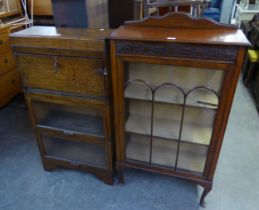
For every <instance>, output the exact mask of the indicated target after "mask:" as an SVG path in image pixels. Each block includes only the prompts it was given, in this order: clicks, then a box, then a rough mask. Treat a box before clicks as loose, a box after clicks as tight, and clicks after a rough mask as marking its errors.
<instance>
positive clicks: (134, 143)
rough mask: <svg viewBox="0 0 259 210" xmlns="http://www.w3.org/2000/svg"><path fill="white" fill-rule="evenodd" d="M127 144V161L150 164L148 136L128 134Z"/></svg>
mask: <svg viewBox="0 0 259 210" xmlns="http://www.w3.org/2000/svg"><path fill="white" fill-rule="evenodd" d="M125 143H126V144H125V145H126V159H129V160H137V161H141V162H149V159H150V138H149V137H148V136H144V135H139V134H133V133H127V134H126V142H125Z"/></svg>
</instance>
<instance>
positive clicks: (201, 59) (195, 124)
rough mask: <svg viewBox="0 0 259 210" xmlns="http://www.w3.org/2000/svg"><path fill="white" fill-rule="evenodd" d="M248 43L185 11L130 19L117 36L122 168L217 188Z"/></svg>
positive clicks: (115, 63) (118, 136) (237, 32)
mask: <svg viewBox="0 0 259 210" xmlns="http://www.w3.org/2000/svg"><path fill="white" fill-rule="evenodd" d="M248 45H249V42H248V41H247V39H246V38H245V36H244V35H243V34H242V32H241V31H240V30H237V29H236V28H234V27H232V26H226V25H220V24H217V23H215V22H212V21H210V20H207V19H193V18H191V17H190V16H187V15H185V14H182V13H174V14H169V15H167V16H164V17H162V18H158V17H153V18H147V19H144V20H143V21H140V22H128V23H126V24H125V25H124V26H122V27H120V28H119V29H117V30H116V31H114V32H113V33H112V35H111V57H112V72H113V78H112V81H113V94H114V112H115V123H116V124H115V126H116V169H117V171H118V174H119V177H120V180H121V182H124V177H123V170H124V169H126V168H136V169H143V170H146V171H149V172H156V173H161V174H165V175H172V176H176V177H179V178H185V179H187V180H191V181H194V182H195V183H197V184H199V185H201V186H202V187H203V188H204V192H203V194H202V197H201V200H200V204H201V205H203V204H204V199H205V197H206V195H207V194H208V193H209V192H210V191H211V189H212V182H213V175H214V172H215V169H216V164H217V160H218V157H219V153H220V148H221V145H222V140H223V136H224V132H225V128H226V125H227V120H228V116H229V112H230V109H231V104H232V100H233V96H234V92H235V88H236V84H237V80H238V76H239V72H240V67H241V65H242V63H243V55H244V52H245V49H246V46H248Z"/></svg>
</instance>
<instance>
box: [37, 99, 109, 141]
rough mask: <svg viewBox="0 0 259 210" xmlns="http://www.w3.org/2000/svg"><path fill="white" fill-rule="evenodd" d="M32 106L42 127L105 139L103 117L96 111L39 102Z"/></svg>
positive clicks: (87, 108)
mask: <svg viewBox="0 0 259 210" xmlns="http://www.w3.org/2000/svg"><path fill="white" fill-rule="evenodd" d="M32 105H33V107H34V111H35V115H36V119H37V124H38V126H40V127H47V128H50V129H51V128H53V129H58V130H64V131H71V132H79V133H84V134H88V135H92V136H96V137H100V138H103V137H104V128H103V117H102V115H101V114H100V112H98V111H97V110H95V109H92V108H89V107H81V106H69V105H60V104H54V103H48V102H37V101H33V103H32Z"/></svg>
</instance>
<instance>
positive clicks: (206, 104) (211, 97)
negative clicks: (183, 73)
mask: <svg viewBox="0 0 259 210" xmlns="http://www.w3.org/2000/svg"><path fill="white" fill-rule="evenodd" d="M184 91H185V92H188V90H187V89H185V90H184ZM124 94H125V97H126V98H128V99H138V100H145V101H152V93H151V91H150V90H149V89H148V88H147V87H146V86H144V85H143V84H141V83H133V84H131V85H130V86H128V87H127V88H126V89H125V93H124ZM155 101H156V102H163V103H172V104H178V105H183V103H184V97H183V94H182V93H181V92H180V91H179V90H177V89H176V88H172V87H163V88H161V89H160V90H158V91H157V92H156V94H155ZM186 105H187V106H193V107H199V108H206V109H217V108H218V98H217V96H216V95H215V94H214V93H213V92H211V91H208V90H204V89H199V90H195V91H193V92H192V93H190V94H189V95H188V97H187V101H186Z"/></svg>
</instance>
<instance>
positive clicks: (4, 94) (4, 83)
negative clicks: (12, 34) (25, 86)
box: [0, 25, 21, 107]
mask: <svg viewBox="0 0 259 210" xmlns="http://www.w3.org/2000/svg"><path fill="white" fill-rule="evenodd" d="M9 31H10V28H9V27H8V26H1V25H0V107H3V106H4V105H6V104H7V103H8V102H9V101H10V100H11V99H12V98H13V97H14V96H15V95H16V94H17V93H18V92H19V91H21V80H20V77H19V74H18V72H17V71H16V63H15V58H14V55H13V53H12V50H11V46H10V41H9Z"/></svg>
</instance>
